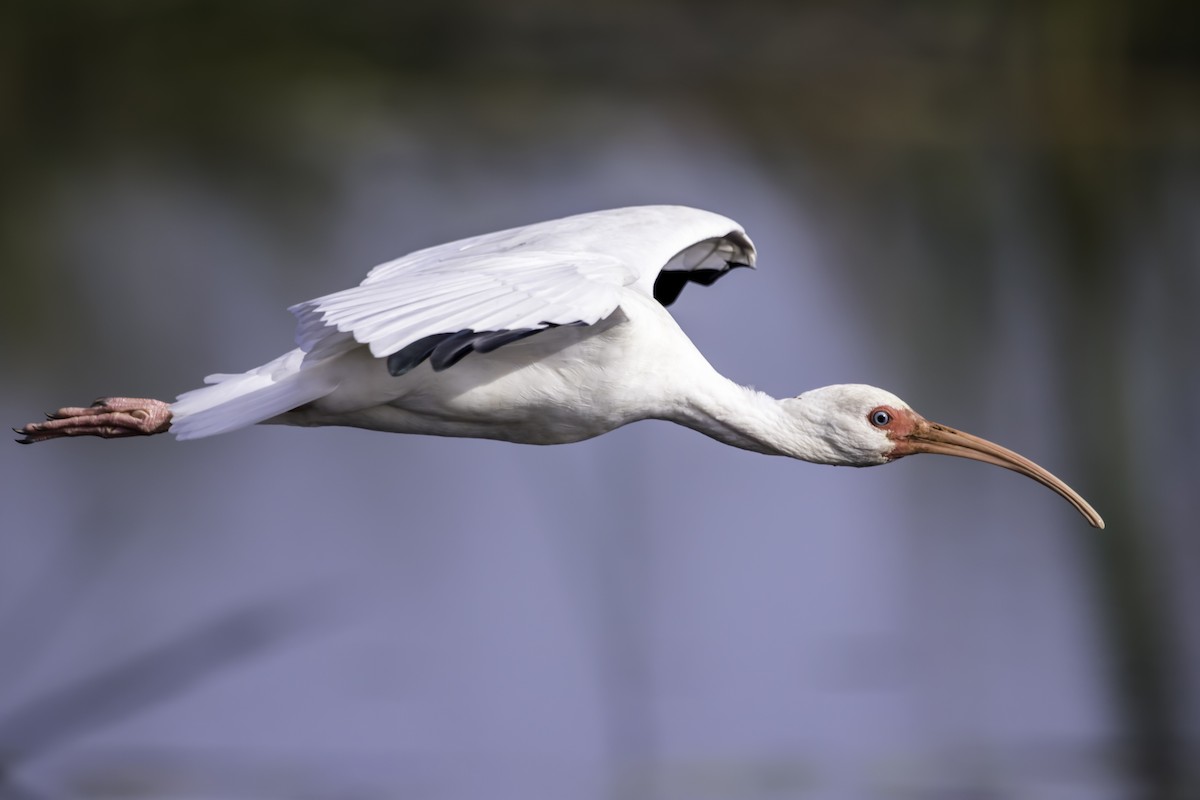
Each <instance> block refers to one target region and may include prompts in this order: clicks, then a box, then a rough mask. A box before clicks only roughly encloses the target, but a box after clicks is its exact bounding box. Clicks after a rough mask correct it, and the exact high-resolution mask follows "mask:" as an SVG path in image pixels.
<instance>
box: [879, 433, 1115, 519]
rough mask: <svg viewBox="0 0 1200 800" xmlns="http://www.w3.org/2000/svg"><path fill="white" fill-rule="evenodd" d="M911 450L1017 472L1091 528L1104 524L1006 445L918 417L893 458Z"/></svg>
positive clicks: (1078, 499) (1067, 489)
mask: <svg viewBox="0 0 1200 800" xmlns="http://www.w3.org/2000/svg"><path fill="white" fill-rule="evenodd" d="M912 453H936V454H939V455H943V456H959V457H960V458H970V459H973V460H975V461H982V462H984V463H985V464H995V465H996V466H997V467H1004V468H1005V469H1011V470H1012V471H1013V472H1019V473H1021V474H1022V475H1026V476H1028V477H1030V478H1033V479H1034V480H1035V481H1037V482H1038V483H1040V484H1043V485H1045V486H1048V487H1050V488H1051V489H1053V490H1054V491H1056V492H1058V493H1059V494H1060V495H1062V496H1063V497H1065V498H1066V499H1067V501H1069V502H1070V503H1071V505H1073V506H1075V508H1076V509H1077V510H1078V511H1079V513H1080V514H1083V516H1084V517H1085V518H1086V519H1087V521H1088V522H1089V523H1090V524H1091V526H1092V527H1093V528H1103V527H1104V520H1103V519H1102V518H1101V517H1100V515H1099V514H1097V513H1096V510H1095V509H1094V508H1092V507H1091V506H1090V505H1088V502H1087V501H1086V500H1084V499H1083V498H1082V497H1080V496H1079V495H1078V493H1076V492H1075V490H1074V489H1072V488H1071V487H1070V486H1067V485H1066V484H1065V483H1063V482H1062V481H1060V480H1059V479H1058V478H1056V477H1054V476H1053V475H1051V474H1050V472H1048V471H1047V470H1044V469H1042V468H1041V467H1039V466H1038V465H1037V464H1035V463H1033V462H1032V461H1030V460H1029V459H1028V458H1025V457H1024V456H1022V455H1018V454H1017V453H1014V452H1013V451H1012V450H1009V449H1008V448H1006V447H1001V446H1000V445H998V444H994V443H992V442H989V441H988V440H987V439H980V438H979V437H978V436H972V435H971V434H969V433H963V432H962V431H957V430H955V429H954V428H949V427H946V426H945V425H939V424H937V423H936V422H930V421H929V420H927V419H920V418H918V419H917V420H914V424H913V427H912V430H911V432H910V433H909V434H908V435H907V436H904V437H903V438H902V439H900V440H899V441H898V442H897V443H896V449H895V450H894V451H893V457H897V458H898V457H900V456H906V455H910V454H912Z"/></svg>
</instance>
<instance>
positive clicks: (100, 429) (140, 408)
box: [13, 397, 171, 444]
mask: <svg viewBox="0 0 1200 800" xmlns="http://www.w3.org/2000/svg"><path fill="white" fill-rule="evenodd" d="M170 427H171V406H170V404H169V403H164V402H163V401H162V400H151V399H149V398H140V397H104V398H101V399H99V400H97V401H96V402H94V403H92V404H91V405H90V406H88V407H87V408H60V409H59V410H58V411H55V412H54V413H53V414H47V415H46V421H45V422H31V423H29V424H28V425H26V426H24V427H21V428H13V430H14V431H16V432H17V433H19V434H21V436H23V437H24V438H22V439H17V441H18V442H19V443H20V444H33V443H34V442H44V441H46V440H47V439H57V438H59V437H60V436H102V437H104V438H105V439H117V438H120V437H122V436H152V435H154V434H156V433H164V432H165V431H167V430H168V429H169V428H170Z"/></svg>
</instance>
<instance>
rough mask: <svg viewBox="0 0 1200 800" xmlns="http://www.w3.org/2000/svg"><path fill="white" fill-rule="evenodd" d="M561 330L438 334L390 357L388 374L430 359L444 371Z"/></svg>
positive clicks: (548, 326)
mask: <svg viewBox="0 0 1200 800" xmlns="http://www.w3.org/2000/svg"><path fill="white" fill-rule="evenodd" d="M568 324H569V325H583V324H585V323H583V322H571V323H568ZM558 327H562V326H559V325H554V324H552V323H545V324H544V326H543V327H541V328H516V329H514V330H502V331H473V330H470V329H469V328H468V329H465V330H461V331H455V332H453V333H435V334H433V335H432V336H425V337H423V338H421V339H418V340H417V341H415V342H413V343H411V344H408V345H405V346H404V347H403V348H401V349H400V350H397V351H396V352H395V353H392V354H391V355H390V356H388V358H387V368H388V372H389V373H391V374H392V375H393V376H395V377H397V378H398V377H400V376H401V375H404V374H405V373H407V372H410V371H412V369H413V368H414V367H416V366H417V365H418V364H420V363H421V362H422V361H424V360H425V359H429V365H430V366H431V367H433V369H434V371H435V372H441V371H442V370H444V369H449V368H450V367H452V366H454V365H455V364H457V363H458V362H459V361H461V360H462V359H463V357H465V356H466V355H467V354H468V353H472V352H477V353H490V352H492V351H493V350H497V349H499V348H501V347H503V346H504V345H506V344H511V343H512V342H515V341H517V340H519V339H524V338H525V337H527V336H533V335H534V334H535V333H541V332H542V331H545V330H549V329H550V328H558Z"/></svg>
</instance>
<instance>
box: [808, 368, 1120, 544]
mask: <svg viewBox="0 0 1200 800" xmlns="http://www.w3.org/2000/svg"><path fill="white" fill-rule="evenodd" d="M792 408H793V409H794V410H793V413H794V414H797V415H799V417H800V418H801V421H802V423H803V424H804V427H805V429H806V430H807V431H808V432H809V436H810V437H811V438H810V443H811V440H812V438H815V439H816V440H817V442H816V450H815V455H816V457H815V458H809V459H808V460H813V461H819V462H822V463H826V464H840V465H845V466H855V467H868V466H875V465H878V464H887V463H889V462H892V461H895V460H896V459H899V458H903V457H904V456H909V455H914V454H916V453H936V454H938V455H944V456H959V457H960V458H969V459H973V460H975V461H982V462H984V463H985V464H993V465H995V466H997V467H1004V468H1005V469H1011V470H1013V471H1014V472H1019V473H1021V474H1022V475H1025V476H1027V477H1030V478H1033V479H1034V480H1035V481H1037V482H1038V483H1041V484H1043V485H1045V486H1047V487H1049V488H1050V489H1052V490H1054V491H1055V492H1057V493H1058V494H1060V495H1062V497H1064V498H1065V499H1066V500H1067V501H1069V502H1070V503H1071V505H1073V506H1075V508H1076V509H1077V510H1078V511H1079V513H1081V514H1083V516H1084V517H1085V518H1087V521H1088V522H1089V523H1091V525H1093V526H1094V527H1097V528H1103V527H1104V520H1103V519H1101V517H1100V515H1099V514H1097V513H1096V511H1095V510H1094V509H1093V508H1092V507H1091V506H1090V505H1088V503H1087V501H1086V500H1084V499H1083V498H1082V497H1080V496H1079V494H1077V493H1076V492H1075V491H1074V490H1073V489H1071V487H1070V486H1067V485H1066V484H1065V483H1063V482H1062V481H1061V480H1059V479H1058V478H1056V477H1055V476H1054V475H1052V474H1050V472H1048V471H1047V470H1045V469H1043V468H1042V467H1039V466H1038V465H1037V464H1035V463H1033V462H1032V461H1030V460H1029V459H1027V458H1025V457H1024V456H1022V455H1019V454H1017V453H1014V452H1013V451H1012V450H1009V449H1007V448H1005V447H1001V446H1000V445H998V444H994V443H992V442H989V441H987V440H986V439H981V438H979V437H978V436H972V435H971V434H969V433H963V432H962V431H959V430H955V429H954V428H950V427H947V426H945V425H939V424H938V423H936V422H930V421H929V420H927V419H925V418H924V417H922V416H921V415H920V414H918V413H917V412H915V411H913V410H912V408H910V407H909V405H908V404H907V403H905V402H904V401H903V400H901V399H900V398H899V397H896V396H895V395H894V394H892V393H891V392H886V391H884V390H883V389H877V388H876V387H874V386H864V385H861V384H841V385H837V386H825V387H822V388H820V389H813V390H812V391H809V392H805V393H804V394H802V395H800V396H799V397H797V398H795V399H794V401H793V406H792Z"/></svg>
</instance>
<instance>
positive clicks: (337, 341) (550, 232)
mask: <svg viewBox="0 0 1200 800" xmlns="http://www.w3.org/2000/svg"><path fill="white" fill-rule="evenodd" d="M753 260H754V246H753V245H752V244H751V243H750V240H749V239H747V238H746V236H745V234H744V233H743V232H742V230H741V228H740V227H738V226H737V224H736V223H734V222H733V221H731V220H729V219H727V218H725V217H721V216H718V215H716V214H712V213H709V212H707V211H699V210H696V209H689V208H682V207H678V206H641V207H635V208H624V209H614V210H611V211H600V212H595V213H591V214H581V215H578V216H575V217H566V218H564V219H559V220H552V221H550V222H545V223H538V224H536V225H529V226H525V227H522V228H513V229H510V230H506V231H499V232H497V233H490V234H484V235H483V236H475V237H472V238H470V239H463V240H460V241H457V242H451V243H449V244H444V245H438V246H437V247H430V248H426V249H424V250H418V251H416V252H413V253H409V254H408V255H406V256H403V257H401V258H398V259H395V260H393V261H389V262H386V263H384V264H380V265H379V266H377V267H375V268H374V269H372V270H371V271H370V272H369V273H368V274H367V277H366V278H365V279H364V280H363V282H362V283H361V284H360V285H358V286H356V287H354V288H352V289H347V290H345V291H341V292H336V293H334V294H330V295H326V296H324V297H319V298H317V299H315V300H309V301H307V302H304V303H300V304H298V305H295V306H293V307H292V308H291V309H290V310H291V311H292V313H293V314H294V315H295V316H296V319H297V325H296V342H297V344H298V345H299V346H300V349H301V350H303V351H304V352H305V353H306V354H308V357H309V358H310V359H311V360H313V361H316V360H320V359H323V358H326V357H328V356H329V355H333V354H336V353H338V352H341V351H343V350H344V349H345V348H347V347H352V346H354V343H358V344H365V345H367V346H369V347H370V349H371V353H372V354H373V355H375V356H376V357H380V358H386V357H388V356H391V355H393V354H395V353H398V352H399V351H401V350H403V349H404V348H405V347H407V346H409V345H412V344H414V343H417V342H422V341H423V340H428V341H429V342H430V343H434V342H437V343H438V344H437V345H436V353H435V355H437V356H438V358H437V360H438V363H439V364H442V365H444V366H448V365H449V364H450V363H454V362H455V361H457V360H458V359H459V358H461V357H462V356H463V355H465V354H466V353H468V352H471V350H472V348H473V349H475V350H477V351H478V350H482V349H483V348H484V347H487V348H488V350H491V349H495V347H499V346H501V345H502V344H504V343H507V342H510V341H516V339H518V338H523V337H524V336H528V335H532V334H533V333H536V332H538V331H539V330H544V329H545V328H548V327H552V326H557V325H570V324H585V325H590V324H593V323H595V322H597V321H599V320H601V319H604V318H605V317H607V316H608V315H610V314H612V313H613V311H615V310H616V308H617V307H618V306H619V305H620V302H621V296H622V292H625V291H637V292H641V293H643V294H645V295H648V296H657V297H659V298H660V299H661V300H663V302H664V303H669V302H670V301H671V300H673V299H674V298H675V296H676V295H677V294H678V292H679V290H681V289H682V287H683V285H684V284H686V283H687V282H688V281H689V280H692V281H704V282H711V281H712V280H713V279H715V278H716V277H717V276H719V275H721V274H724V272H726V271H727V270H728V269H729V268H730V267H732V266H738V265H741V264H750V265H752V264H753ZM660 272H662V273H663V274H664V275H665V274H667V273H668V272H669V273H670V274H671V276H672V279H671V280H670V281H669V282H668V284H669V288H670V291H669V292H665V293H664V291H663V287H664V286H666V285H668V284H660V285H658V286H656V284H655V279H656V278H658V277H659V274H660ZM676 275H678V276H679V277H677V278H676V277H674V276H676ZM508 332H520V335H519V336H508V335H507V333H508ZM459 333H462V334H463V335H462V336H461V338H460V339H454V340H450V339H443V338H441V336H440V335H441V334H459ZM490 333H496V334H499V335H497V336H495V337H492V338H486V339H485V338H480V335H481V334H490ZM468 334H470V335H468ZM430 337H438V338H436V339H433V338H430ZM425 349H426V347H425V345H422V346H421V347H419V348H417V349H416V350H413V351H406V353H405V354H404V355H403V356H402V357H400V359H399V361H398V363H403V364H408V362H409V361H410V360H411V359H410V355H409V354H410V353H417V354H418V355H421V354H423V355H422V357H423V358H425V357H429V354H428V353H425ZM418 351H419V352H418ZM430 352H433V351H430ZM409 368H411V367H409Z"/></svg>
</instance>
